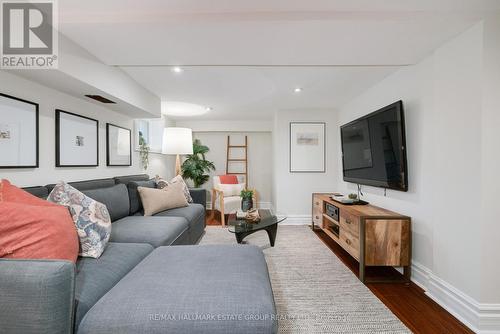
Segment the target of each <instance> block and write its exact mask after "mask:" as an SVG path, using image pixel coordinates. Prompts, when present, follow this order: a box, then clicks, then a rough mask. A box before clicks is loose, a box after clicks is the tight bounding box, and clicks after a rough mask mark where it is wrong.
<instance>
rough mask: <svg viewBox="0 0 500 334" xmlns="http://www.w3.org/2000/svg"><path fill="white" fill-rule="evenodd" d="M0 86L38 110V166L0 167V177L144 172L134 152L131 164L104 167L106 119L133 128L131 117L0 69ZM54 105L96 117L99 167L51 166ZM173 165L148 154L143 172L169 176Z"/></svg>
mask: <svg viewBox="0 0 500 334" xmlns="http://www.w3.org/2000/svg"><path fill="white" fill-rule="evenodd" d="M0 87H2V88H1V90H0V91H1V92H2V93H4V94H8V95H12V96H15V97H18V98H22V99H26V100H29V101H32V102H35V103H38V104H39V110H40V120H39V121H40V129H39V135H40V142H39V145H40V167H39V168H35V169H0V178H6V179H9V180H10V181H11V182H12V183H13V184H16V185H18V186H34V185H44V184H48V183H54V182H57V181H59V180H65V181H78V180H86V179H94V178H105V177H112V176H119V175H129V174H140V173H143V172H144V171H143V170H142V167H141V163H140V159H139V154H138V152H133V156H132V163H133V165H132V166H131V167H106V122H109V123H113V124H116V125H120V126H124V127H127V128H129V129H133V120H132V119H130V118H127V117H125V116H124V115H122V114H118V113H116V112H113V111H110V110H109V109H106V108H104V107H100V106H96V105H95V104H93V103H89V102H87V101H84V100H82V99H78V98H75V97H72V96H70V95H67V94H65V93H61V92H58V91H56V90H53V89H50V88H47V87H44V86H42V85H40V84H38V83H35V82H32V81H29V80H27V79H24V78H21V77H19V76H16V75H14V74H11V73H7V72H5V71H0ZM55 109H62V110H65V111H69V112H73V113H76V114H79V115H83V116H88V117H91V118H94V119H97V120H99V162H100V163H99V167H85V168H69V167H60V168H56V167H55ZM0 154H1V152H0ZM173 169H174V167H173V163H172V158H171V157H167V156H165V155H159V154H151V155H150V167H149V168H148V170H147V171H145V173H147V174H149V175H151V176H154V175H155V174H161V175H167V177H169V176H172V174H173Z"/></svg>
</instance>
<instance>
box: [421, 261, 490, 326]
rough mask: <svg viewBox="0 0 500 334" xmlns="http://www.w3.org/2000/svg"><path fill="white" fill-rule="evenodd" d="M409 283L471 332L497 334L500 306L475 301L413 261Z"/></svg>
mask: <svg viewBox="0 0 500 334" xmlns="http://www.w3.org/2000/svg"><path fill="white" fill-rule="evenodd" d="M412 281H413V282H414V283H415V284H417V285H418V286H420V287H421V288H422V289H424V291H425V294H426V295H427V296H429V298H431V299H432V300H434V301H435V302H436V303H438V304H439V305H441V306H442V307H443V308H444V309H445V310H447V311H448V312H450V313H451V314H452V315H453V316H454V317H456V318H457V319H458V320H460V321H461V322H463V323H464V324H465V325H466V326H468V327H469V328H470V329H472V330H473V331H474V332H476V333H479V334H494V333H496V334H498V333H500V304H484V303H479V302H477V301H476V300H475V299H473V298H472V297H470V296H468V295H466V294H465V293H463V292H462V291H460V290H459V289H457V288H455V287H454V286H453V285H451V284H449V283H448V282H446V281H444V280H442V279H441V278H439V277H438V276H436V275H435V274H434V273H433V272H432V271H431V270H430V269H429V268H427V267H425V266H423V265H422V264H420V263H418V262H415V261H413V263H412Z"/></svg>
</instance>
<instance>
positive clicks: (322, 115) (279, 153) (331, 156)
mask: <svg viewBox="0 0 500 334" xmlns="http://www.w3.org/2000/svg"><path fill="white" fill-rule="evenodd" d="M296 121H297V122H299V121H304V122H305V121H321V122H325V123H326V172H325V173H290V122H296ZM339 142H340V140H339V132H338V126H337V114H336V112H335V111H334V110H284V111H279V112H276V113H275V116H274V130H273V152H274V168H273V183H274V186H273V204H274V206H275V210H276V212H277V213H278V214H285V215H287V216H288V222H289V223H295V222H296V223H307V224H310V223H311V194H312V193H314V192H331V191H332V190H334V189H336V188H337V187H336V185H337V175H338V173H339V169H338V165H337V154H338V148H339Z"/></svg>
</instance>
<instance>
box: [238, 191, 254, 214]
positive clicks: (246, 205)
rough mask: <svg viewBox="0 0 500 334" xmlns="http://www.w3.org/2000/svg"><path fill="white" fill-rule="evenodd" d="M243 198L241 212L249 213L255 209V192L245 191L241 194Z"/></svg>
mask: <svg viewBox="0 0 500 334" xmlns="http://www.w3.org/2000/svg"><path fill="white" fill-rule="evenodd" d="M240 197H241V210H242V211H245V212H246V211H248V210H250V209H251V208H253V190H249V189H245V190H242V191H241V193H240Z"/></svg>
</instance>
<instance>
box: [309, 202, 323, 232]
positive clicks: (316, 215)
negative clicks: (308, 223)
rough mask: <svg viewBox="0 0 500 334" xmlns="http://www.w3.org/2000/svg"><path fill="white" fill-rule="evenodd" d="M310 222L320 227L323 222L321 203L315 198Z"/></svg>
mask: <svg viewBox="0 0 500 334" xmlns="http://www.w3.org/2000/svg"><path fill="white" fill-rule="evenodd" d="M312 220H313V222H314V224H316V225H320V226H321V224H322V222H323V201H322V200H320V199H319V198H317V197H316V196H315V197H314V198H313V210H312Z"/></svg>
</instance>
